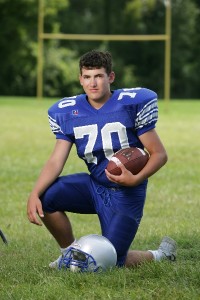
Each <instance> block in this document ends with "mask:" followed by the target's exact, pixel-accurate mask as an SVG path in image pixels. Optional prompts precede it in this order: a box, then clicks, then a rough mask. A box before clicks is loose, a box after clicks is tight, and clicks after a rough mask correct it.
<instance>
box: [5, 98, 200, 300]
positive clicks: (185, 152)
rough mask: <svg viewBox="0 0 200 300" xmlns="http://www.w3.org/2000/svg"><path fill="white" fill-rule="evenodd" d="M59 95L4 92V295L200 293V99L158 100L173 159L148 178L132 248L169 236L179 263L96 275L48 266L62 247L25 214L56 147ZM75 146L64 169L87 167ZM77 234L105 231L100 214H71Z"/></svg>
mask: <svg viewBox="0 0 200 300" xmlns="http://www.w3.org/2000/svg"><path fill="white" fill-rule="evenodd" d="M52 103H53V100H47V99H46V100H44V101H37V100H36V99H30V98H29V99H25V98H22V99H20V98H12V99H10V98H3V97H1V98H0V118H1V127H0V136H1V141H0V157H1V162H0V184H1V188H0V220H1V221H0V229H2V230H3V232H4V233H5V235H6V237H7V239H8V240H9V245H8V246H7V247H6V246H5V245H4V244H3V242H2V241H1V240H0V299H2V300H4V299H5V300H7V299H17V300H18V299H26V300H29V299H34V300H35V299H39V300H40V299H48V300H49V299H56V300H57V299H142V300H143V299H148V300H149V299H159V300H160V299H200V288H199V269H200V252H199V249H200V238H199V236H200V230H199V211H200V201H199V187H200V184H199V182H200V179H199V178H200V167H199V166H200V153H199V149H200V139H199V132H200V122H199V112H200V101H192V100H191V101H189V100H188V101H171V103H169V104H168V105H166V104H165V103H164V102H160V103H159V110H160V119H159V122H158V126H157V130H158V132H159V135H160V136H161V138H162V140H163V142H164V144H165V146H166V148H167V151H168V155H169V162H168V163H167V165H166V166H165V167H163V168H162V169H161V170H160V171H159V172H158V173H157V174H156V175H154V176H153V177H152V178H151V179H150V180H149V189H148V194H147V200H146V206H145V210H144V218H143V220H142V223H141V226H140V228H139V231H138V234H137V236H136V239H135V241H134V243H133V245H132V248H133V249H153V248H156V247H157V246H158V244H159V243H160V240H161V238H162V236H164V235H169V236H172V237H173V238H174V239H176V240H177V242H178V260H177V262H175V263H172V264H170V263H168V262H163V263H161V264H159V263H157V264H155V263H151V264H146V265H143V266H141V267H139V268H138V269H134V270H128V269H120V270H114V271H112V272H106V273H103V274H100V275H96V274H73V273H70V272H65V271H60V272H58V271H55V270H53V271H52V270H49V268H48V263H49V262H50V261H51V260H52V259H55V258H56V257H57V255H58V254H59V252H58V246H57V244H56V243H55V241H54V240H53V238H52V237H51V236H50V234H49V233H48V232H47V230H46V229H45V228H44V226H42V227H36V226H34V225H32V224H30V223H29V222H28V220H27V218H26V201H27V197H28V194H29V193H30V191H31V189H32V187H33V185H34V182H35V180H36V178H37V176H38V174H39V172H40V169H41V167H42V165H43V164H44V162H45V160H46V159H47V158H48V155H49V154H50V153H51V151H52V148H53V146H54V139H55V138H54V136H53V134H52V133H51V132H50V129H49V125H48V119H47V109H48V107H49V106H50V105H51V104H52ZM75 157H76V150H75V149H73V152H72V153H71V155H70V159H69V161H68V163H67V165H66V167H65V169H64V171H63V173H64V174H67V173H74V172H79V171H86V168H85V166H84V164H83V162H82V161H80V160H79V159H78V158H77V159H76V158H75ZM70 218H71V220H72V224H73V227H74V232H75V236H76V237H80V236H82V235H85V234H89V233H100V228H99V223H98V219H97V217H96V216H89V215H87V216H84V215H77V214H70Z"/></svg>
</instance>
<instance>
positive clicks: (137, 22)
mask: <svg viewBox="0 0 200 300" xmlns="http://www.w3.org/2000/svg"><path fill="white" fill-rule="evenodd" d="M43 2H44V21H45V22H44V30H45V32H47V33H57V32H63V33H79V34H81V33H83V34H163V33H164V32H165V3H166V1H164V0H123V1H121V0H103V1H102V0H95V1H94V0H82V1H79V0H68V1H66V0H59V1H56V0H43ZM171 2H172V51H171V57H172V63H171V82H172V86H171V96H172V97H176V98H198V97H199V89H200V86H199V82H198V77H199V68H200V59H199V50H200V49H199V48H200V40H199V39H200V36H199V34H198V31H199V28H198V27H199V26H198V24H199V20H200V4H199V1H198V0H191V1H187V0H173V1H171ZM0 20H1V21H0V22H1V26H0V36H1V39H0V49H1V55H0V64H1V71H0V75H1V80H0V94H1V95H27V96H28V95H30V96H34V95H35V94H36V76H37V35H38V32H37V29H38V28H37V26H38V0H12V1H11V0H0ZM44 46H45V47H44V94H45V96H58V97H62V96H66V95H71V94H74V93H78V92H80V91H81V89H80V86H79V83H78V81H77V79H78V59H79V57H80V55H82V54H83V53H84V52H86V51H89V50H91V49H93V48H98V49H102V50H109V51H111V53H112V55H113V59H114V70H115V72H116V75H117V78H116V81H115V83H114V87H133V86H146V87H148V88H151V89H153V90H155V91H157V92H158V94H159V96H160V97H162V96H163V89H164V83H163V79H164V43H163V42H159V41H157V42H155V41H152V42H117V41H112V42H111V41H110V42H108V41H106V42H105V41H104V42H103V41H72V40H68V41H64V40H54V41H52V40H51V41H47V40H45V41H44Z"/></svg>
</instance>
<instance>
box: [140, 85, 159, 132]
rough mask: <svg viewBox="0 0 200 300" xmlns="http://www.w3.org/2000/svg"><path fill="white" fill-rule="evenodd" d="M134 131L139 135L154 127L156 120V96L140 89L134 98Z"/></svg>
mask: <svg viewBox="0 0 200 300" xmlns="http://www.w3.org/2000/svg"><path fill="white" fill-rule="evenodd" d="M136 103H137V104H136V116H135V130H136V132H137V135H141V134H143V133H145V132H147V131H149V130H151V129H153V128H155V126H156V122H157V120H158V105H157V94H156V93H155V92H153V91H151V90H149V89H145V88H142V89H141V90H139V91H138V92H137V96H136Z"/></svg>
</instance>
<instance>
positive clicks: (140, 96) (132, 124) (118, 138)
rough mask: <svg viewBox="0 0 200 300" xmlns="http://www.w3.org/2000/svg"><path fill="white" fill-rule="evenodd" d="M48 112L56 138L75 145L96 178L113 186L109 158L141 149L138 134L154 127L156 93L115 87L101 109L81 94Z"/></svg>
mask: <svg viewBox="0 0 200 300" xmlns="http://www.w3.org/2000/svg"><path fill="white" fill-rule="evenodd" d="M48 113H49V122H50V126H51V129H52V131H53V133H54V134H55V135H56V138H57V139H64V140H67V141H70V142H72V143H74V144H75V145H76V149H77V154H78V156H79V157H80V158H81V159H83V160H84V161H85V163H86V164H87V167H88V170H89V172H90V173H91V176H92V177H93V178H94V179H95V180H97V181H98V182H99V183H100V184H104V185H106V186H115V184H113V183H111V182H110V181H108V179H107V178H106V176H105V168H106V166H107V164H108V161H109V159H110V158H111V156H112V155H113V154H114V153H115V152H116V151H118V150H119V149H121V148H126V147H140V148H143V145H142V144H141V142H140V140H139V138H138V136H140V135H141V134H143V133H145V132H147V131H149V130H151V129H153V128H154V127H155V124H156V122H157V118H158V107H157V94H156V93H155V92H153V91H151V90H149V89H146V88H131V89H118V90H114V91H113V92H112V96H111V97H110V99H109V100H108V101H107V102H106V103H105V104H104V105H103V106H102V107H101V108H100V109H95V108H94V107H92V106H91V105H90V103H89V102H88V101H87V96H86V95H85V94H81V95H77V96H74V97H69V98H63V99H61V100H60V101H58V102H56V103H55V104H54V105H53V106H52V107H50V109H49V111H48Z"/></svg>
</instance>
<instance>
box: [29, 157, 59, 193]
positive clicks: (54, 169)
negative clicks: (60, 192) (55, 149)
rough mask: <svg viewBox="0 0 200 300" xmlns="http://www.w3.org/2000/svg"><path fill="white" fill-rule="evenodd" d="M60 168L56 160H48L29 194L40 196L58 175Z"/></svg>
mask: <svg viewBox="0 0 200 300" xmlns="http://www.w3.org/2000/svg"><path fill="white" fill-rule="evenodd" d="M62 169H63V166H62V165H58V164H56V162H54V161H51V160H49V161H48V162H47V163H46V164H45V166H44V167H43V169H42V171H41V173H40V175H39V177H38V179H37V181H36V184H35V186H34V188H33V190H32V192H31V194H32V195H35V196H37V197H40V196H41V195H42V194H43V192H44V191H45V190H46V189H47V188H48V187H49V186H50V185H51V184H52V183H53V182H54V181H55V180H56V178H57V177H58V176H59V175H60V173H61V172H62Z"/></svg>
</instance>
